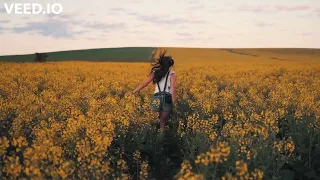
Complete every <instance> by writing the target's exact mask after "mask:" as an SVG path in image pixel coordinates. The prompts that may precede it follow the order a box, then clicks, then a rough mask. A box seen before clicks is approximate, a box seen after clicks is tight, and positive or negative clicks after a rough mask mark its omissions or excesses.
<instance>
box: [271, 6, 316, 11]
mask: <svg viewBox="0 0 320 180" xmlns="http://www.w3.org/2000/svg"><path fill="white" fill-rule="evenodd" d="M307 9H311V6H309V5H299V6H288V5H278V6H276V10H278V11H304V10H307Z"/></svg>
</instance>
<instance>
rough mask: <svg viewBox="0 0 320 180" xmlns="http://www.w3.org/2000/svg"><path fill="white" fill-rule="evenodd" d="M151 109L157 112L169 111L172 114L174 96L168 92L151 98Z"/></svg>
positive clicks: (159, 93)
mask: <svg viewBox="0 0 320 180" xmlns="http://www.w3.org/2000/svg"><path fill="white" fill-rule="evenodd" d="M150 106H151V109H152V110H153V111H155V112H160V111H167V112H172V110H173V104H172V95H171V94H170V93H168V92H158V93H155V94H153V95H152V96H151V102H150Z"/></svg>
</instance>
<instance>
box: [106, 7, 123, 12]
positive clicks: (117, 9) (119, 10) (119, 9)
mask: <svg viewBox="0 0 320 180" xmlns="http://www.w3.org/2000/svg"><path fill="white" fill-rule="evenodd" d="M109 10H110V11H115V12H123V11H127V10H126V9H124V8H121V7H116V8H111V9H109Z"/></svg>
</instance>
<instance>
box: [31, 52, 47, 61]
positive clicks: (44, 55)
mask: <svg viewBox="0 0 320 180" xmlns="http://www.w3.org/2000/svg"><path fill="white" fill-rule="evenodd" d="M47 58H48V55H47V53H35V58H34V61H35V62H47Z"/></svg>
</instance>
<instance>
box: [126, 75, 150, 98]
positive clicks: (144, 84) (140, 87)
mask: <svg viewBox="0 0 320 180" xmlns="http://www.w3.org/2000/svg"><path fill="white" fill-rule="evenodd" d="M152 80H153V73H152V74H151V75H150V76H149V77H148V79H146V80H145V81H143V82H142V83H141V84H140V85H139V86H138V87H137V88H136V89H135V90H133V91H131V92H130V93H132V94H134V93H136V92H139V91H140V90H141V89H143V88H145V87H146V86H147V85H148V84H149V83H150V82H151V81H152Z"/></svg>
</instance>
